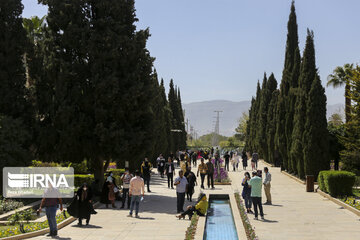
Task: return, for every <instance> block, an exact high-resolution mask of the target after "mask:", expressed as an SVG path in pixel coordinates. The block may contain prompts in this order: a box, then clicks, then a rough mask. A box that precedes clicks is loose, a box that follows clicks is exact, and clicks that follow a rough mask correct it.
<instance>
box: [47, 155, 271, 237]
mask: <svg viewBox="0 0 360 240" xmlns="http://www.w3.org/2000/svg"><path fill="white" fill-rule="evenodd" d="M248 156H250V157H251V158H250V160H251V170H252V173H251V175H252V176H251V177H250V173H249V172H245V173H244V178H243V180H242V182H241V185H242V186H243V190H242V197H243V199H244V202H245V207H246V211H247V213H254V216H255V219H258V215H260V217H261V218H262V219H264V212H263V207H262V205H263V203H262V200H261V191H262V186H263V187H264V191H265V195H266V202H265V203H264V204H272V201H271V193H270V188H271V174H270V173H269V170H268V168H267V167H265V168H264V173H265V174H264V175H265V176H264V179H263V180H262V171H261V170H258V160H259V155H258V153H256V152H254V153H253V154H252V155H248V154H247V153H246V152H245V151H243V152H238V151H227V152H223V159H224V165H225V170H226V171H230V163H231V166H232V170H233V171H238V166H239V163H240V162H242V165H243V170H245V171H246V168H247V163H248V158H249V157H248ZM199 161H200V163H199ZM221 162H222V160H221V159H220V151H219V150H218V149H214V148H212V149H209V150H198V151H178V152H177V153H176V154H173V153H170V154H169V156H168V158H167V161H166V160H165V157H164V156H163V155H162V154H160V155H159V157H158V158H157V159H156V162H155V164H156V169H157V174H158V175H159V177H160V178H161V179H162V178H165V176H166V178H167V183H168V188H169V189H174V186H175V188H176V199H177V200H176V210H177V213H178V214H179V215H177V216H176V217H177V218H179V219H181V218H185V216H189V218H191V216H192V215H193V214H194V213H197V214H198V215H200V216H202V215H205V214H206V211H207V208H208V203H207V198H206V195H205V194H203V193H200V195H199V198H198V200H197V202H196V203H195V205H189V206H187V208H186V210H184V204H185V198H186V199H187V200H188V201H189V202H192V200H193V195H194V193H195V186H196V185H197V184H198V182H197V179H198V177H199V176H200V188H201V189H205V186H204V182H205V178H207V188H208V189H214V171H215V170H216V169H219V168H220V165H221ZM192 167H197V172H196V174H195V173H194V172H193V171H192ZM177 168H178V169H179V170H178V176H177V177H176V178H175V180H174V176H175V175H176V169H177ZM152 170H153V165H152V164H151V162H150V161H149V160H148V159H147V158H145V159H144V160H143V162H142V163H141V165H140V167H139V169H138V170H135V171H134V172H133V173H131V172H130V171H129V169H128V168H125V172H124V173H123V174H122V176H121V177H120V179H121V183H122V186H118V185H117V184H116V179H115V177H114V176H113V173H112V172H109V173H107V175H106V177H105V182H104V184H103V187H102V190H101V191H99V192H97V191H96V189H97V188H96V186H97V184H98V183H99V180H96V181H94V182H93V183H92V184H91V186H89V185H88V184H86V183H84V184H83V185H82V186H81V187H80V188H79V189H78V190H77V192H76V194H75V197H74V199H73V201H72V203H71V204H70V206H69V207H68V208H67V210H68V212H69V213H70V214H71V215H72V216H75V217H77V218H78V220H79V221H78V225H79V226H82V224H83V223H82V220H83V219H85V221H86V222H85V223H86V225H88V224H89V222H90V216H91V215H92V214H96V211H95V210H94V208H93V205H92V201H93V198H94V197H95V196H98V197H99V198H100V202H101V203H103V204H105V207H106V208H108V207H109V205H110V204H111V206H112V207H113V208H116V205H115V201H116V200H120V202H121V207H120V209H124V208H125V206H126V207H127V209H128V210H129V214H128V217H132V216H133V212H134V211H135V217H136V218H139V208H140V202H141V201H142V200H143V199H144V196H145V185H146V187H147V192H149V193H150V192H151V190H150V185H151V175H152V174H154V173H153V172H152ZM59 202H60V204H61V199H60V198H59V199H57V200H56V199H55V200H54V199H46V198H44V199H43V201H42V204H41V205H40V210H41V207H42V206H46V209H47V212H46V213H47V216H48V218H49V225H50V228H51V229H50V230H51V231H50V235H51V236H56V235H57V230H56V221H55V223H54V224H53V221H52V220H51V219H53V218H54V216H55V215H54V214H53V212H54V211H52V209H53V208H54V209H55V206H57V205H58V203H59ZM50 205H51V206H50ZM252 209H253V210H254V211H252ZM53 215H54V216H53Z"/></svg>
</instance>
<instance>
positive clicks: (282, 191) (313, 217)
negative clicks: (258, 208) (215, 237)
mask: <svg viewBox="0 0 360 240" xmlns="http://www.w3.org/2000/svg"><path fill="white" fill-rule="evenodd" d="M249 166H250V165H249ZM264 166H266V165H264V164H263V163H261V162H260V164H259V169H263V168H264ZM241 168H242V167H241ZM247 169H251V167H248V168H247ZM269 171H270V173H271V175H272V181H271V195H272V202H273V205H264V206H263V207H264V214H265V220H266V221H261V220H254V219H253V218H254V216H253V215H249V219H250V222H251V224H252V225H253V226H254V227H255V232H256V234H257V236H258V237H259V239H260V240H281V239H284V240H290V239H291V240H293V239H299V240H307V239H314V240H315V239H324V240H332V239H334V240H335V239H336V240H338V239H341V240H356V239H360V217H359V216H357V215H355V214H354V213H352V212H350V211H348V210H346V209H344V208H342V207H341V206H339V205H337V204H335V203H333V202H332V201H330V200H328V199H327V198H324V197H322V196H321V195H320V194H318V193H315V192H314V193H308V192H306V191H305V185H303V184H300V183H299V182H297V181H295V180H293V179H291V178H290V177H288V176H286V175H284V174H282V173H281V172H280V169H279V168H275V167H269ZM244 172H245V171H243V170H242V171H240V173H239V172H235V173H234V172H230V174H229V175H230V177H231V179H232V183H233V188H237V189H238V190H239V191H240V192H241V190H242V186H241V180H242V178H243V175H244ZM249 172H251V171H249ZM262 194H263V196H262V201H263V203H264V202H265V201H266V198H265V193H264V191H262Z"/></svg>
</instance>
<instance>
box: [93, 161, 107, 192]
mask: <svg viewBox="0 0 360 240" xmlns="http://www.w3.org/2000/svg"><path fill="white" fill-rule="evenodd" d="M93 169H94V178H95V180H96V179H98V180H99V184H98V186H97V187H98V189H97V190H98V191H100V192H101V190H102V186H103V184H104V159H102V158H101V157H96V158H95V159H93Z"/></svg>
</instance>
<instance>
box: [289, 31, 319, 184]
mask: <svg viewBox="0 0 360 240" xmlns="http://www.w3.org/2000/svg"><path fill="white" fill-rule="evenodd" d="M313 38H314V35H313V32H311V31H309V30H308V35H307V38H306V44H305V50H304V53H303V58H302V62H301V67H300V77H299V91H298V94H297V98H296V109H295V115H294V128H293V133H292V146H291V152H290V154H291V159H296V173H297V174H298V175H299V177H300V178H304V177H305V172H304V171H305V170H304V152H303V149H304V147H305V146H304V142H303V134H304V130H305V122H306V112H307V109H306V102H307V99H308V94H309V92H310V89H311V85H312V83H313V81H314V79H315V77H316V76H317V69H316V65H315V48H314V39H313ZM293 167H294V169H293V170H294V171H295V166H293Z"/></svg>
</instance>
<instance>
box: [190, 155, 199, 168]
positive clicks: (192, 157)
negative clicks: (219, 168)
mask: <svg viewBox="0 0 360 240" xmlns="http://www.w3.org/2000/svg"><path fill="white" fill-rule="evenodd" d="M197 157H198V154H197V152H195V151H194V152H193V153H192V154H191V160H192V163H193V166H194V167H196V160H197Z"/></svg>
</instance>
